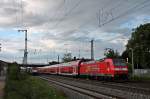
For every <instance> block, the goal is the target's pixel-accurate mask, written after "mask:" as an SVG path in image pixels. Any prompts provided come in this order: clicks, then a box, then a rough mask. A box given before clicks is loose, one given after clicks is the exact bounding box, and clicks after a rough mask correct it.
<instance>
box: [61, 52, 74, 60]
mask: <svg viewBox="0 0 150 99" xmlns="http://www.w3.org/2000/svg"><path fill="white" fill-rule="evenodd" d="M62 61H63V62H70V61H72V55H71V53H66V54H64V57H63V58H62Z"/></svg>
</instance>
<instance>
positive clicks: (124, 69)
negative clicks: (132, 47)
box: [115, 68, 128, 71]
mask: <svg viewBox="0 0 150 99" xmlns="http://www.w3.org/2000/svg"><path fill="white" fill-rule="evenodd" d="M115 70H116V71H118V70H123V71H126V70H128V69H127V68H115Z"/></svg>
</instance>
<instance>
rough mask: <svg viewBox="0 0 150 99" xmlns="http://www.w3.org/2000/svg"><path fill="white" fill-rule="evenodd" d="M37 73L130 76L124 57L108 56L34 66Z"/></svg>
mask: <svg viewBox="0 0 150 99" xmlns="http://www.w3.org/2000/svg"><path fill="white" fill-rule="evenodd" d="M33 71H36V73H45V74H58V75H67V76H75V77H84V76H86V77H90V78H91V77H92V78H114V77H116V76H118V77H121V78H127V77H128V66H127V65H126V63H125V61H124V60H123V59H111V58H106V59H103V60H99V61H95V60H94V61H87V62H86V61H84V60H77V61H72V62H68V63H61V64H56V65H51V66H45V67H37V68H34V69H33Z"/></svg>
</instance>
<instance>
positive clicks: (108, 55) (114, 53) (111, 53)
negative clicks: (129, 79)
mask: <svg viewBox="0 0 150 99" xmlns="http://www.w3.org/2000/svg"><path fill="white" fill-rule="evenodd" d="M104 56H105V57H106V58H119V57H120V55H119V52H118V51H117V50H116V51H114V50H113V49H111V48H105V52H104Z"/></svg>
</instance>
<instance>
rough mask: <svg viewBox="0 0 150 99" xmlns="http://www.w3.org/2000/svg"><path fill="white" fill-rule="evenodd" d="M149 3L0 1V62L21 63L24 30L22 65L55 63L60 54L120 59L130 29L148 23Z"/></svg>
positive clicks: (145, 0) (130, 0)
mask: <svg viewBox="0 0 150 99" xmlns="http://www.w3.org/2000/svg"><path fill="white" fill-rule="evenodd" d="M149 5H150V1H149V0H0V7H1V9H0V43H1V45H0V46H1V47H2V48H1V52H0V60H4V61H9V62H13V61H17V62H19V63H22V58H23V53H24V37H25V35H24V32H18V30H19V29H27V30H28V63H30V64H32V63H41V64H42V63H47V62H49V61H56V60H57V56H58V55H59V56H60V58H62V57H63V55H64V54H65V53H72V56H76V57H80V58H82V57H85V58H90V40H92V39H94V57H95V59H100V58H103V57H104V49H105V48H112V49H114V50H117V51H118V52H119V53H120V54H121V53H122V52H123V51H124V50H125V49H126V47H125V46H126V44H127V42H128V40H129V39H130V38H131V33H132V30H133V29H134V28H136V27H138V26H139V25H141V24H145V23H149V22H150V6H149Z"/></svg>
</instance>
